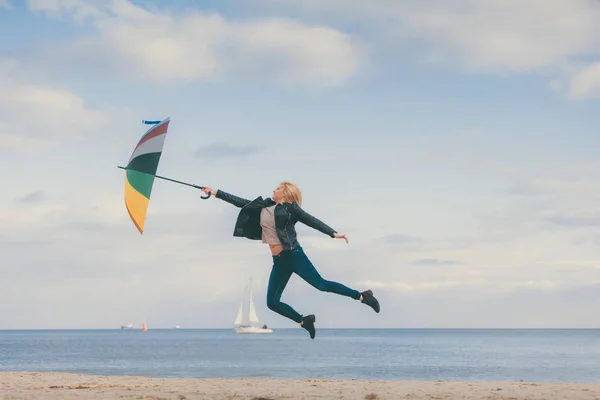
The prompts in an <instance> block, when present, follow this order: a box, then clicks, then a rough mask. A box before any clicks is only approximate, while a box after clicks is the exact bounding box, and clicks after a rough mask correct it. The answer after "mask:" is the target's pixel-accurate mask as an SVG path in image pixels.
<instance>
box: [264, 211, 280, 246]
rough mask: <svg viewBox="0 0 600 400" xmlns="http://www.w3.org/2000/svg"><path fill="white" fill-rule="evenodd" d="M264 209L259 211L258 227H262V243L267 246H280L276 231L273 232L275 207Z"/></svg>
mask: <svg viewBox="0 0 600 400" xmlns="http://www.w3.org/2000/svg"><path fill="white" fill-rule="evenodd" d="M276 206H277V204H275V205H274V206H271V207H265V208H263V209H262V210H261V211H260V226H261V227H262V242H263V243H267V244H281V242H280V241H279V237H278V236H277V231H275V214H274V212H275V207H276Z"/></svg>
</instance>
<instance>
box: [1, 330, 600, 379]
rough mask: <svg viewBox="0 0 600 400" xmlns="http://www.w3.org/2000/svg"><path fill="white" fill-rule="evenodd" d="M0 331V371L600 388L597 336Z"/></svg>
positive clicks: (558, 333) (559, 332)
mask: <svg viewBox="0 0 600 400" xmlns="http://www.w3.org/2000/svg"><path fill="white" fill-rule="evenodd" d="M317 335H318V336H317V338H316V339H315V340H310V339H309V338H308V335H307V333H306V332H305V331H304V330H301V329H278V330H274V332H273V333H272V334H270V335H236V334H235V333H234V332H233V331H232V330H231V329H224V330H213V329H210V330H193V329H189V330H188V329H179V330H175V329H173V330H156V329H152V330H149V331H147V332H142V331H140V330H131V331H121V330H54V331H50V330H48V331H0V370H4V371H57V372H71V373H82V374H100V375H145V376H154V377H280V378H349V379H417V380H422V379H428V380H429V379H434V380H435V379H442V380H496V381H507V380H508V381H515V380H521V379H522V380H525V381H574V382H600V330H568V329H565V330H559V329H557V330H542V329H540V330H535V329H532V330H526V329H524V330H520V329H507V330H500V329H480V330H471V329H465V330H461V329H373V330H369V329H340V330H336V329H319V330H318V331H317Z"/></svg>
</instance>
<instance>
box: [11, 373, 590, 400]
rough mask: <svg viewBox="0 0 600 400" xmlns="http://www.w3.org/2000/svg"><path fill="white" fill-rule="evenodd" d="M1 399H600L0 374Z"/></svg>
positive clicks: (398, 386)
mask: <svg viewBox="0 0 600 400" xmlns="http://www.w3.org/2000/svg"><path fill="white" fill-rule="evenodd" d="M0 396H1V398H2V399H6V400H8V399H10V400H17V399H153V400H159V399H169V400H170V399H175V400H186V399H190V400H192V399H210V400H232V399H248V400H252V399H255V400H259V399H260V400H268V399H272V400H276V399H347V400H358V399H360V400H377V399H382V400H383V399H577V400H586V399H600V384H588V383H535V382H455V381H359V380H327V379H305V380H285V379H262V378H256V379H255V378H248V379H214V378H210V379H179V378H168V379H161V378H147V377H134V376H131V377H130V376H114V377H113V376H94V375H78V374H64V373H37V372H0Z"/></svg>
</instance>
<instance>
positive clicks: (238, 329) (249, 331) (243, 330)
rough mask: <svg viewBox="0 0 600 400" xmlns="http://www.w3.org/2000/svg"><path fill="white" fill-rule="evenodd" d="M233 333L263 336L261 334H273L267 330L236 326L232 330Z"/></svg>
mask: <svg viewBox="0 0 600 400" xmlns="http://www.w3.org/2000/svg"><path fill="white" fill-rule="evenodd" d="M234 330H235V333H238V334H252V333H255V334H263V333H273V330H271V329H269V328H258V327H255V326H238V327H236V328H234Z"/></svg>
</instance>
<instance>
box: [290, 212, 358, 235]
mask: <svg viewBox="0 0 600 400" xmlns="http://www.w3.org/2000/svg"><path fill="white" fill-rule="evenodd" d="M292 208H293V210H294V212H295V213H296V218H297V219H298V221H300V222H302V223H303V224H305V225H307V226H310V227H311V228H313V229H316V230H318V231H319V232H322V233H324V234H326V235H328V236H330V237H332V238H338V239H345V240H346V243H347V242H348V238H347V237H346V235H342V234H339V233H337V232H336V231H335V230H334V229H333V228H331V227H330V226H329V225H327V224H326V223H324V222H323V221H321V220H319V219H318V218H315V217H313V216H312V215H310V214H309V213H307V212H306V211H304V210H303V209H302V208H301V207H300V205H299V204H298V203H296V202H293V203H292Z"/></svg>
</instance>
